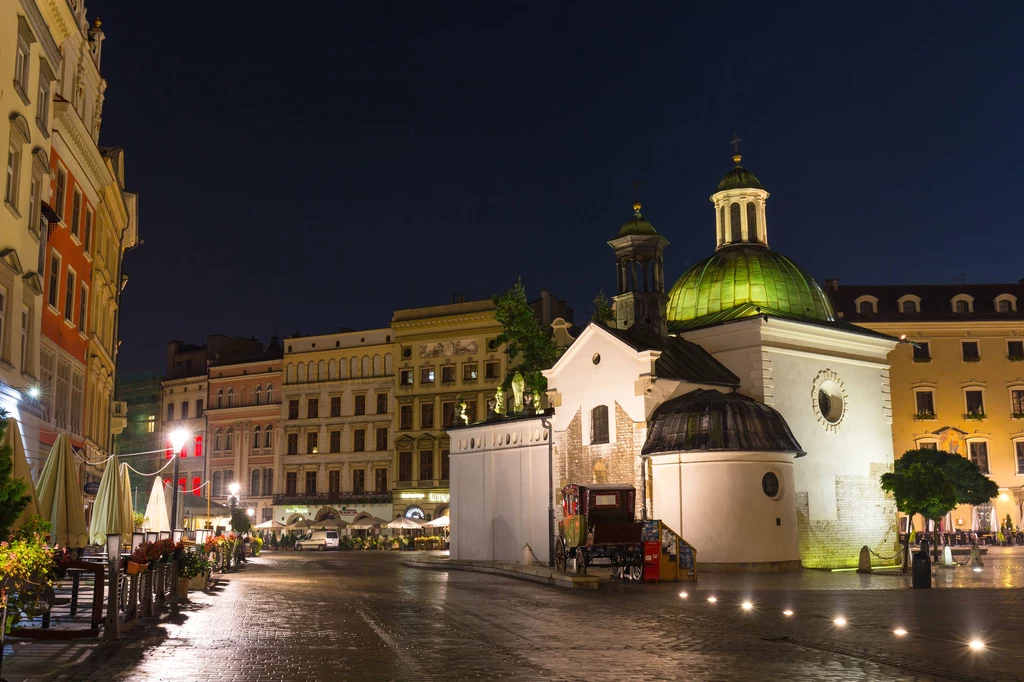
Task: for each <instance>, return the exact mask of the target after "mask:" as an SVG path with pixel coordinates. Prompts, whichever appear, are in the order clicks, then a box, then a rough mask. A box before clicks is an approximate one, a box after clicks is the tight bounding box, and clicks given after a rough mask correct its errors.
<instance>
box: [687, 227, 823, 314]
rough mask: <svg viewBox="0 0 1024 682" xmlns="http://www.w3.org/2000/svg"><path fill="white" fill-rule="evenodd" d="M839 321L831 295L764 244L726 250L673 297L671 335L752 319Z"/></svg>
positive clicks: (692, 272)
mask: <svg viewBox="0 0 1024 682" xmlns="http://www.w3.org/2000/svg"><path fill="white" fill-rule="evenodd" d="M761 314H765V315H774V316H777V317H788V318H793V319H805V320H818V321H822V322H832V321H835V313H834V312H833V310H832V304H831V303H830V302H829V299H828V296H826V295H825V292H824V291H823V290H822V288H821V287H820V286H819V285H818V283H817V282H815V281H814V278H813V277H811V276H810V275H809V274H808V273H807V271H805V270H804V269H803V268H801V267H800V266H799V265H797V264H796V263H794V262H793V261H791V260H789V259H788V258H786V257H785V256H783V255H782V254H781V253H776V252H775V251H772V250H771V249H769V248H768V247H766V246H763V245H760V244H739V245H735V246H725V247H722V248H720V249H719V250H718V251H716V252H715V254H714V255H712V256H710V257H708V258H705V259H704V260H702V261H701V262H700V263H697V264H696V265H694V266H693V267H692V268H690V269H689V270H688V271H687V272H686V274H684V275H683V276H682V277H680V278H679V280H678V281H677V282H676V283H675V286H673V287H672V290H671V291H670V292H669V300H668V309H667V316H668V326H669V329H670V330H671V331H679V330H683V329H694V328H697V327H703V326H707V325H710V324H716V323H718V322H724V321H726V320H732V319H737V318H741V317H752V316H754V315H761Z"/></svg>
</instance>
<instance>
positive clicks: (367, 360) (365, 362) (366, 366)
mask: <svg viewBox="0 0 1024 682" xmlns="http://www.w3.org/2000/svg"><path fill="white" fill-rule="evenodd" d="M362 376H364V377H372V376H373V375H372V374H370V356H369V355H364V356H363V374H362Z"/></svg>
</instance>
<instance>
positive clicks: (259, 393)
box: [253, 385, 263, 428]
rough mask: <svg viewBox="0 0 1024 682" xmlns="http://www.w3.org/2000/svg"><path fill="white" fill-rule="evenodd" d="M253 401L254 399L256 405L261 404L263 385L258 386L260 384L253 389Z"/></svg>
mask: <svg viewBox="0 0 1024 682" xmlns="http://www.w3.org/2000/svg"><path fill="white" fill-rule="evenodd" d="M253 401H255V404H257V405H262V404H263V387H262V386H260V385H257V386H256V390H255V391H253ZM257 428H259V427H257Z"/></svg>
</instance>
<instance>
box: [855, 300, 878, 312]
mask: <svg viewBox="0 0 1024 682" xmlns="http://www.w3.org/2000/svg"><path fill="white" fill-rule="evenodd" d="M854 305H856V306H857V312H858V313H859V314H861V315H874V314H876V313H877V312H878V299H877V298H875V297H874V296H858V297H857V300H855V301H854Z"/></svg>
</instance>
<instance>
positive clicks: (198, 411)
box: [196, 398, 203, 419]
mask: <svg viewBox="0 0 1024 682" xmlns="http://www.w3.org/2000/svg"><path fill="white" fill-rule="evenodd" d="M202 416H203V399H202V398H200V399H199V400H197V401H196V418H197V419H198V418H199V417H202Z"/></svg>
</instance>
